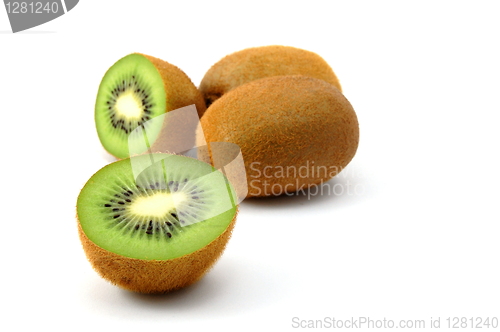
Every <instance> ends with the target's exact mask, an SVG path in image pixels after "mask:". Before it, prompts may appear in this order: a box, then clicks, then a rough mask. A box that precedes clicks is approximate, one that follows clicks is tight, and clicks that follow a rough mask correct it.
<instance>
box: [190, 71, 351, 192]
mask: <svg viewBox="0 0 500 332" xmlns="http://www.w3.org/2000/svg"><path fill="white" fill-rule="evenodd" d="M201 127H202V128H203V132H204V135H205V139H206V141H207V142H208V143H210V142H232V143H235V144H238V145H239V147H240V148H241V152H242V156H243V159H244V163H245V169H246V177H247V185H248V194H247V197H263V196H274V195H277V194H284V193H290V192H295V191H297V190H302V189H306V188H309V187H311V186H314V185H318V184H320V183H323V182H325V181H327V180H329V179H330V178H332V177H333V176H335V175H336V174H337V173H339V172H340V171H341V170H342V169H343V168H344V167H345V166H347V164H348V163H349V162H350V161H351V160H352V158H353V157H354V155H355V153H356V150H357V147H358V143H359V125H358V119H357V116H356V113H355V112H354V109H353V108H352V106H351V104H350V103H349V101H348V100H347V99H346V98H345V97H344V95H343V94H342V93H341V92H340V91H339V90H338V89H337V88H336V87H334V86H333V85H331V84H329V83H326V82H325V81H322V80H319V79H315V78H311V77H306V76H277V77H269V78H263V79H260V80H256V81H252V82H250V83H247V84H244V85H241V86H240V87H238V88H236V89H234V90H232V91H230V92H228V93H227V94H225V95H224V96H223V97H221V98H220V99H218V100H217V101H216V102H214V103H213V104H212V105H211V106H210V107H209V108H208V109H207V112H206V113H205V115H204V116H203V117H202V118H201ZM197 139H198V140H199V139H200V137H198V138H197ZM205 159H206V158H205ZM280 170H283V172H282V173H279V172H280ZM325 170H326V171H325ZM294 172H295V173H294ZM273 186H275V187H274V188H275V190H274V191H272V190H271V189H272V187H273ZM266 188H267V189H266Z"/></svg>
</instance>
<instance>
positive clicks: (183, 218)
mask: <svg viewBox="0 0 500 332" xmlns="http://www.w3.org/2000/svg"><path fill="white" fill-rule="evenodd" d="M236 215H237V203H236V195H235V191H234V189H233V187H232V185H231V184H230V183H229V182H228V181H227V178H226V177H225V176H224V175H223V174H222V172H220V171H218V170H215V169H214V168H213V167H212V166H211V165H209V164H207V163H205V162H203V161H200V160H197V159H193V158H189V157H185V156H180V155H170V154H160V153H157V154H144V155H139V156H134V157H131V158H126V159H122V160H119V161H116V162H114V163H111V164H109V165H107V166H105V167H104V168H102V169H100V170H99V171H98V172H97V173H95V174H94V175H93V176H92V177H91V178H90V179H89V180H88V182H87V183H86V184H85V186H84V187H83V189H82V190H81V192H80V194H79V196H78V200H77V219H78V231H79V236H80V240H81V242H82V245H83V249H84V251H85V254H86V256H87V258H88V260H89V261H90V263H91V265H92V266H93V267H94V269H95V270H96V271H97V272H98V273H99V274H100V275H101V276H102V277H104V278H105V279H107V280H109V281H111V282H112V283H113V284H116V285H118V286H120V287H122V288H125V289H128V290H131V291H135V292H141V293H164V292H168V291H171V290H174V289H178V288H181V287H185V286H188V285H190V284H192V283H194V282H196V281H197V280H199V279H200V278H201V277H202V276H203V275H204V274H205V273H206V272H207V270H208V269H209V268H210V267H211V266H212V265H213V264H214V262H215V261H216V260H217V259H218V258H219V256H220V255H221V254H222V252H223V250H224V248H225V246H226V243H227V241H228V240H229V238H230V235H231V232H232V229H233V227H234V223H235V220H236Z"/></svg>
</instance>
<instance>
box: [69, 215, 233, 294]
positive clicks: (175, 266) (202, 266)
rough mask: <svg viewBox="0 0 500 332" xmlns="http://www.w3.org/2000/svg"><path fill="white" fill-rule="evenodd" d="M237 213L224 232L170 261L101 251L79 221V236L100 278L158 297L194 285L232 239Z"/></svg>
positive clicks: (130, 289)
mask: <svg viewBox="0 0 500 332" xmlns="http://www.w3.org/2000/svg"><path fill="white" fill-rule="evenodd" d="M237 213H238V212H237V211H236V213H235V215H234V217H233V220H232V221H231V223H230V224H229V226H228V227H227V228H226V230H225V231H224V232H223V233H222V234H220V235H219V236H218V237H217V238H216V239H215V240H213V241H212V242H210V243H209V244H208V245H207V246H205V247H203V248H201V249H199V250H197V251H195V252H193V253H191V254H187V255H184V256H181V257H178V258H174V259H170V260H142V259H136V258H129V257H125V256H121V255H118V254H115V253H113V252H111V251H108V250H106V249H103V248H101V247H99V246H98V245H96V244H95V243H94V242H92V241H91V240H90V239H89V238H88V237H87V236H86V235H85V233H84V232H83V230H82V227H81V225H80V222H79V221H78V234H79V237H80V241H81V243H82V246H83V249H84V252H85V254H86V256H87V259H88V260H89V261H90V263H91V265H92V267H93V268H94V269H95V270H96V271H97V273H98V274H99V275H100V276H101V277H103V278H104V279H107V280H108V281H110V282H111V283H112V284H114V285H117V286H119V287H121V288H124V289H127V290H129V291H133V292H138V293H144V294H161V293H167V292H170V291H173V290H176V289H180V288H183V287H186V286H189V285H191V284H194V283H195V282H197V281H198V280H200V279H201V278H202V277H203V276H204V275H205V274H206V273H207V272H208V271H209V270H210V268H211V267H212V266H213V265H214V264H215V262H216V261H217V260H218V259H219V258H220V256H221V255H222V253H223V251H224V249H225V247H226V244H227V242H228V241H229V238H230V237H231V234H232V231H233V228H234V225H235V222H236V216H237Z"/></svg>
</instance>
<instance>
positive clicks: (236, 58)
mask: <svg viewBox="0 0 500 332" xmlns="http://www.w3.org/2000/svg"><path fill="white" fill-rule="evenodd" d="M282 75H305V76H310V77H315V78H318V79H321V80H324V81H326V82H328V83H330V84H333V85H334V86H336V87H337V88H338V89H339V90H341V91H342V88H341V86H340V83H339V80H338V78H337V76H336V75H335V73H334V72H333V70H332V68H331V67H330V66H329V65H328V63H327V62H326V61H325V60H324V59H323V58H322V57H320V56H319V55H318V54H316V53H313V52H310V51H306V50H303V49H299V48H295V47H291V46H281V45H270V46H261V47H252V48H247V49H244V50H241V51H238V52H235V53H232V54H229V55H227V56H226V57H224V58H222V59H221V60H220V61H219V62H217V63H216V64H214V65H213V66H212V67H211V68H210V69H209V70H208V71H207V73H206V74H205V76H204V77H203V79H202V81H201V83H200V91H201V93H202V94H203V97H204V98H205V103H206V105H207V106H210V104H211V103H213V102H214V101H215V100H217V99H218V98H220V97H221V96H222V95H224V94H225V93H227V92H229V91H230V90H232V89H234V88H236V87H238V86H240V85H242V84H244V83H248V82H250V81H254V80H257V79H260V78H264V77H271V76H282Z"/></svg>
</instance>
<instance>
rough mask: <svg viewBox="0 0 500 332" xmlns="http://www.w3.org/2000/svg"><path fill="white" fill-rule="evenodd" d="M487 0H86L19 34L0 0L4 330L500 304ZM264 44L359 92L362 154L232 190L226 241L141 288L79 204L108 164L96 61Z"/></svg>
mask: <svg viewBox="0 0 500 332" xmlns="http://www.w3.org/2000/svg"><path fill="white" fill-rule="evenodd" d="M497 6H498V2H496V1H467V2H465V1H453V2H451V1H450V2H445V1H370V2H369V1H343V2H339V1H310V2H305V1H300V2H290V1H279V2H278V1H276V2H273V1H263V2H257V1H251V2H250V1H249V2H237V1H229V2H218V1H205V2H201V1H200V3H183V4H181V2H180V1H135V2H132V1H118V0H113V1H111V0H106V1H90V0H83V1H81V2H80V3H79V4H78V5H77V6H76V7H75V8H74V9H73V10H72V11H70V12H69V13H68V14H66V15H64V16H62V17H60V18H58V19H56V20H54V21H52V22H49V23H46V24H44V25H41V26H39V27H35V28H33V29H31V30H28V31H25V32H21V33H18V34H12V33H10V32H9V30H10V26H9V23H8V20H7V15H6V13H5V10H4V9H3V8H0V49H1V52H0V60H1V61H0V96H1V98H0V107H1V114H2V115H1V119H2V127H3V128H2V130H1V131H0V135H1V136H0V137H1V142H2V143H1V144H2V145H1V146H2V157H1V158H2V164H1V170H2V186H1V188H2V198H1V215H2V216H1V220H2V221H1V228H2V231H1V233H0V234H1V235H0V236H1V240H0V245H1V250H2V251H1V252H2V256H1V257H2V271H1V274H0V281H1V285H2V294H1V299H2V303H4V308H3V309H2V317H3V318H2V320H1V322H0V326H1V329H2V330H4V331H7V330H8V331H18V330H19V331H20V330H23V331H27V329H28V328H29V329H30V330H31V331H36V330H39V329H41V328H43V327H48V328H50V329H51V330H63V329H65V330H66V329H75V328H76V329H77V330H84V329H85V330H92V331H111V329H112V330H113V331H115V330H116V331H144V330H146V329H150V328H154V330H155V331H173V330H174V329H181V330H182V331H190V330H193V331H194V330H198V331H200V330H204V329H207V328H210V329H211V328H216V329H217V330H219V331H229V330H234V329H241V330H252V331H255V330H259V329H260V330H266V331H271V330H273V331H286V330H296V329H294V328H293V319H294V317H297V318H296V319H299V320H306V321H307V320H322V319H324V318H325V317H335V318H336V319H346V320H347V319H351V317H354V318H358V317H369V318H370V319H373V320H377V319H384V318H386V319H392V320H394V321H396V323H397V321H398V320H399V319H405V320H416V319H423V320H425V321H426V327H427V328H426V329H425V330H430V325H429V320H430V318H431V317H433V318H434V319H436V318H438V317H441V327H442V330H445V328H444V327H446V318H447V317H454V316H459V317H462V316H464V317H492V316H495V315H496V317H499V316H500V282H499V281H500V268H499V263H500V260H499V256H500V241H499V235H500V226H499V223H500V213H499V209H498V207H499V198H500V197H499V196H500V195H499V192H498V188H499V185H500V176H499V170H500V158H499V142H500V134H499V132H500V131H499V129H498V127H499V124H500V115H499V114H500V101H499V91H500V83H499V82H500V65H499V61H500V51H499V47H498V43H499V41H500V36H499V35H500V20H499V16H498V13H499V12H500V11H499V10H498V8H497ZM270 44H282V45H290V46H295V47H299V48H304V49H307V50H310V51H314V52H316V53H318V54H319V55H321V56H322V57H323V58H324V59H325V60H326V61H327V62H328V63H329V64H330V65H331V66H332V68H333V69H334V71H335V72H336V74H337V75H338V77H339V79H340V81H341V84H342V86H343V89H344V93H345V95H346V97H347V98H348V99H349V100H350V101H351V103H352V105H353V106H354V109H355V110H356V112H357V114H358V118H359V122H360V134H361V136H360V145H359V149H358V152H357V155H356V156H355V158H354V160H353V161H352V163H351V164H350V166H349V167H348V168H347V169H346V170H345V171H344V173H342V174H340V175H339V176H338V177H337V178H335V179H333V180H332V181H330V182H328V183H327V185H329V186H330V188H331V187H333V186H334V185H337V186H336V188H337V189H339V188H344V189H345V190H344V192H338V190H337V192H336V193H332V192H324V193H323V195H316V196H313V197H307V196H303V195H301V196H296V197H279V198H273V199H265V200H252V201H245V202H243V204H242V205H241V209H240V214H239V218H238V223H237V227H236V228H235V231H234V235H233V237H232V239H231V241H230V243H229V245H228V247H227V250H226V252H225V254H224V255H223V256H222V258H221V259H220V261H219V262H218V263H217V265H216V266H215V267H214V268H213V270H212V271H211V272H210V273H209V274H208V275H207V276H206V277H205V278H204V279H203V280H202V281H200V282H199V283H198V284H196V285H194V286H192V287H189V288H187V289H184V290H181V291H178V292H175V293H173V294H168V295H163V296H145V295H137V294H132V293H129V292H127V291H124V290H121V289H119V288H117V287H115V286H112V285H111V284H109V283H107V282H106V281H105V280H103V279H101V278H100V277H99V276H98V275H97V274H96V273H95V272H94V271H93V270H92V268H91V267H90V264H89V263H88V262H87V260H86V258H85V256H84V253H83V251H82V248H81V246H80V243H79V240H78V237H77V230H76V219H75V213H76V212H75V204H76V198H77V196H78V193H79V190H80V189H81V187H82V186H83V185H84V184H85V182H86V181H87V179H88V178H89V177H90V176H91V175H92V174H93V173H95V172H96V171H97V170H98V169H99V168H101V167H102V166H104V165H106V164H108V163H110V162H111V161H113V159H112V158H111V157H109V156H108V155H107V153H106V152H105V151H104V150H103V148H102V147H101V145H100V143H99V140H98V138H97V134H96V131H95V128H94V119H93V112H94V102H95V97H96V93H97V88H98V85H99V82H100V80H101V78H102V76H103V74H104V73H105V71H106V70H107V69H108V67H109V66H111V65H112V64H113V63H114V62H115V61H117V60H118V59H119V58H121V57H123V56H125V55H127V54H129V53H131V52H142V53H145V54H150V55H153V56H156V57H159V58H162V59H164V60H166V61H168V62H170V63H172V64H175V65H177V66H178V67H180V68H181V69H183V70H184V71H185V72H186V73H187V75H188V76H190V77H191V79H192V80H193V82H194V83H195V84H196V85H198V84H199V82H200V81H201V79H202V77H203V75H204V74H205V72H206V71H207V70H208V68H210V66H211V65H212V64H214V63H215V62H217V61H218V60H219V59H220V58H222V57H223V56H225V55H226V54H229V53H232V52H235V51H238V50H241V49H244V48H247V47H253V46H261V45H270ZM348 188H351V190H353V189H355V188H357V189H358V191H357V192H352V191H351V192H350V193H349V192H348V191H347V189H348ZM339 190H340V189H339ZM499 318H500V317H499ZM303 324H305V323H304V322H303ZM353 330H354V329H353ZM358 330H360V331H361V330H366V329H361V328H360V329H358ZM421 330H422V329H421ZM433 330H436V329H433Z"/></svg>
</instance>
